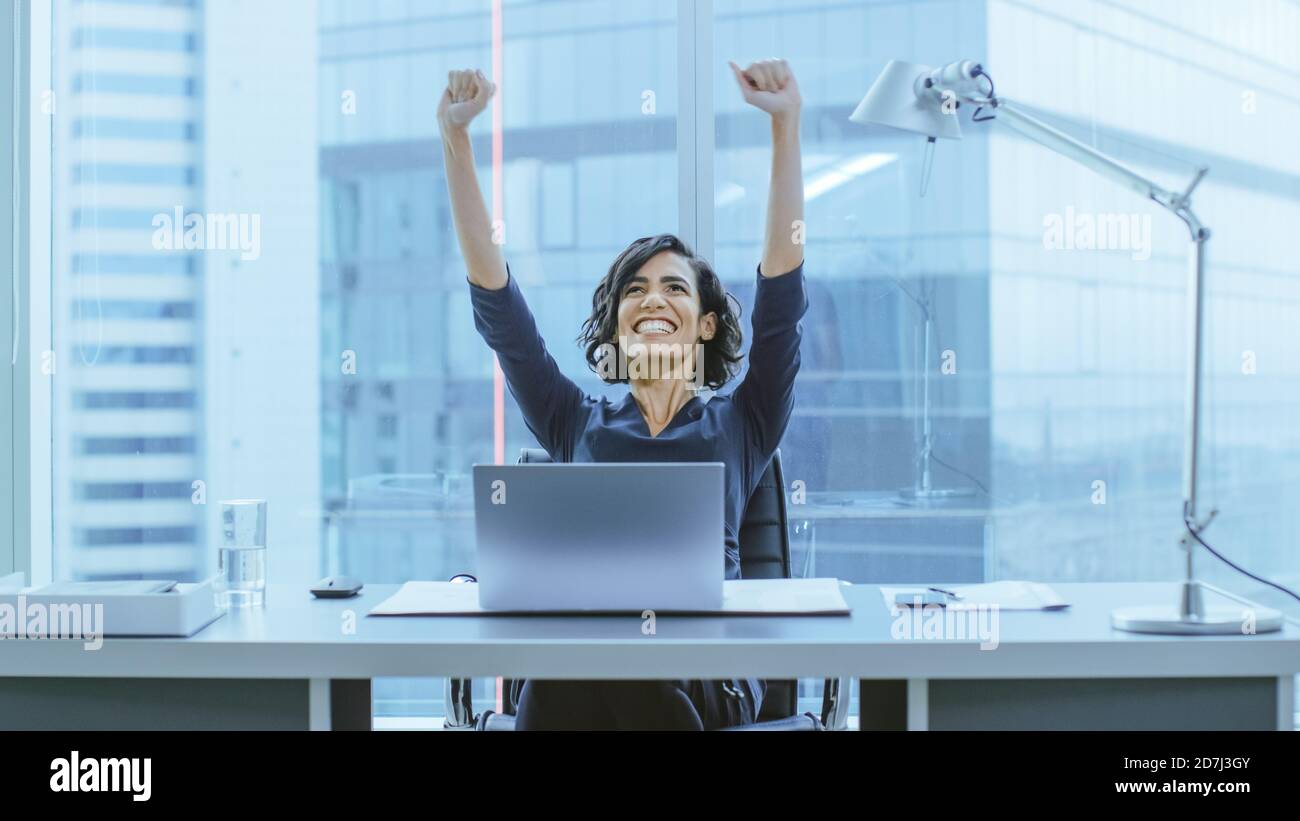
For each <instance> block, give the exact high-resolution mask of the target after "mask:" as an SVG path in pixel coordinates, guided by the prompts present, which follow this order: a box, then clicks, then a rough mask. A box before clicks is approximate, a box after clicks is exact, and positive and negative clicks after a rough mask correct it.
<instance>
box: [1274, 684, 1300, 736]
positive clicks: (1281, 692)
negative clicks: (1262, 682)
mask: <svg viewBox="0 0 1300 821" xmlns="http://www.w3.org/2000/svg"><path fill="white" fill-rule="evenodd" d="M1277 728H1278V729H1279V730H1287V731H1288V732H1289V731H1291V730H1295V729H1297V728H1296V725H1295V676H1291V675H1286V676H1278V677H1277Z"/></svg>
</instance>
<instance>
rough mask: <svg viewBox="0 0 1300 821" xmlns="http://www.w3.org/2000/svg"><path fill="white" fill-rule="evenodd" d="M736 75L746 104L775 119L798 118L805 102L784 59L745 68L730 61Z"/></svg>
mask: <svg viewBox="0 0 1300 821" xmlns="http://www.w3.org/2000/svg"><path fill="white" fill-rule="evenodd" d="M727 64H728V65H730V66H731V70H732V72H733V73H734V74H735V75H736V83H737V84H738V85H739V86H740V93H741V95H743V96H744V98H745V102H747V103H749V104H750V105H752V106H754V107H755V108H757V109H759V110H760V111H766V112H767V113H768V114H771V115H772V117H773V118H774V119H776V118H784V117H791V116H793V117H798V116H799V109H800V107H802V105H803V99H802V98H801V97H800V96H799V84H798V83H796V82H795V79H794V72H792V71H790V65H789V64H788V63H787V62H786V61H785V60H779V59H771V60H759V61H758V62H756V63H750V64H749V66H747V67H746V68H744V69H741V67H740V66H738V65H736V64H735V63H733V62H731V61H730V60H728V61H727Z"/></svg>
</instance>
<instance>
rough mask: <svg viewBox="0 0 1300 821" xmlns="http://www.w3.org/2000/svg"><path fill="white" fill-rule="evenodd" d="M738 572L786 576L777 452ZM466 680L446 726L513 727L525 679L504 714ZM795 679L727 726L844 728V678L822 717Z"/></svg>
mask: <svg viewBox="0 0 1300 821" xmlns="http://www.w3.org/2000/svg"><path fill="white" fill-rule="evenodd" d="M549 461H551V459H550V456H549V455H547V453H546V451H544V450H541V449H539V448H524V449H523V451H522V452H521V453H520V455H519V462H520V463H521V464H525V463H532V462H549ZM739 542H740V575H741V577H742V578H746V579H788V578H790V531H789V528H788V526H787V522H786V511H785V477H784V475H783V474H782V473H781V453H780V451H777V452H776V454H775V455H773V457H772V461H771V462H770V463H769V464H768V466H767V470H765V471H764V472H763V476H762V478H761V479H759V481H758V486H757V487H756V488H754V492H753V494H752V495H751V496H750V497H749V503H748V504H747V505H746V506H745V515H744V517H743V518H742V519H741V522H740V534H739ZM471 686H472V681H471V680H470V679H448V681H447V692H446V698H447V718H446V721H445V724H444V727H445V728H447V729H471V728H472V729H477V730H513V729H514V728H515V716H514V712H515V707H516V706H517V705H518V703H519V695H520V691H521V690H522V688H523V682H522V681H520V680H517V679H506V680H504V681H503V682H502V688H503V699H502V701H503V708H504V710H503V712H502V713H497V712H495V711H493V710H485V711H484V712H483V713H481V714H479V715H477V716H476V715H475V714H474V703H473V696H472V692H471ZM798 695H799V693H798V681H795V680H784V679H782V680H773V681H768V682H767V694H766V695H765V696H764V697H763V704H762V706H761V707H760V708H759V715H758V722H757V723H755V724H747V725H742V726H739V727H728V728H726V729H728V730H842V729H845V727H846V726H847V724H848V707H849V697H850V695H851V691H850V682H849V680H848V679H846V678H845V679H827V680H826V682H825V684H824V685H823V689H822V711H821V715H820V716H816V715H813V714H812V713H803V714H799V713H798Z"/></svg>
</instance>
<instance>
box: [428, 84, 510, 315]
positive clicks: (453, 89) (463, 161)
mask: <svg viewBox="0 0 1300 821" xmlns="http://www.w3.org/2000/svg"><path fill="white" fill-rule="evenodd" d="M496 90H497V87H496V85H495V84H493V83H492V81H490V80H488V78H487V77H485V76H483V72H481V71H477V70H469V69H466V70H463V71H451V72H448V74H447V88H446V90H444V91H443V92H442V99H441V100H440V101H439V102H438V129H439V130H440V131H441V132H442V160H443V165H444V166H445V168H446V172H447V190H448V193H450V195H451V213H452V217H453V219H454V220H455V222H456V239H457V241H459V242H460V252H461V255H462V256H464V257H465V268H466V269H467V272H468V274H469V281H470V282H472V283H474V284H475V285H478V286H480V287H483V288H489V289H492V290H496V289H498V288H503V287H505V284H506V279H507V273H506V263H505V258H504V257H503V256H502V254H501V247H500V246H499V245H497V244H496V243H494V242H493V241H492V221H491V219H490V218H489V216H488V210H487V206H486V205H485V204H484V202H483V192H482V190H481V189H480V188H479V184H478V173H477V172H476V171H475V168H474V150H473V148H472V146H471V144H470V139H469V124H470V122H471V121H472V120H473V119H474V118H475V117H477V116H478V115H479V114H480V113H481V112H482V111H483V109H484V108H486V107H487V104H488V102H489V101H490V100H491V99H492V95H493V94H494V93H496Z"/></svg>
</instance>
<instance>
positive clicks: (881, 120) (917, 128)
mask: <svg viewBox="0 0 1300 821" xmlns="http://www.w3.org/2000/svg"><path fill="white" fill-rule="evenodd" d="M933 70H934V69H932V68H930V67H929V66H923V65H918V64H916V63H905V62H903V61H902V60H890V61H889V65H887V66H885V70H884V71H882V72H880V76H879V77H877V78H876V81H875V82H874V83H872V84H871V89H870V90H869V91H867V96H865V97H863V98H862V102H860V103H858V107H857V108H856V109H854V111H853V113H852V114H850V115H849V119H850V120H852V121H853V122H855V123H864V124H872V125H885V126H889V127H890V128H899V129H902V130H904V131H914V132H916V133H917V134H924V135H925V136H927V137H942V138H944V139H946V140H960V139H961V126H960V125H959V124H958V122H957V112H956V111H955V110H954V111H953V112H952V113H951V114H946V113H944V111H943V108H942V107H941V106H940V104H939V102H938V101H937V100H926V99H922V98H921V97H919V96H917V93H916V88H917V79H918V78H920V77H923V76H926V75H929V74H930V72H932V71H933Z"/></svg>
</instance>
